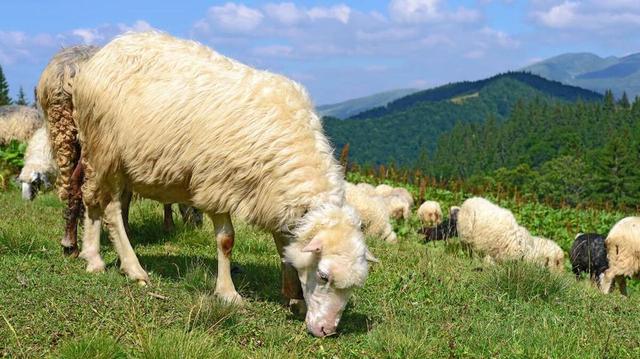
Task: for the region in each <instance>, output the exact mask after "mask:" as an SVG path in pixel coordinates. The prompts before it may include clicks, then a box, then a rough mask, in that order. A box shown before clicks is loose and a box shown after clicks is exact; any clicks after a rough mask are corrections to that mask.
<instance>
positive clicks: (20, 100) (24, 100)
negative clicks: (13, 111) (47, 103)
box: [15, 86, 29, 106]
mask: <svg viewBox="0 0 640 359" xmlns="http://www.w3.org/2000/svg"><path fill="white" fill-rule="evenodd" d="M15 104H16V105H21V106H27V105H29V103H28V102H27V97H26V96H25V95H24V90H23V89H22V86H20V90H19V91H18V99H16V101H15Z"/></svg>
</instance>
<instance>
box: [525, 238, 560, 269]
mask: <svg viewBox="0 0 640 359" xmlns="http://www.w3.org/2000/svg"><path fill="white" fill-rule="evenodd" d="M524 260H525V261H528V262H532V263H536V264H538V265H540V266H543V267H547V268H549V269H550V270H551V271H554V272H562V271H563V270H564V251H563V250H562V248H560V246H559V245H558V244H557V243H556V242H554V241H552V240H550V239H547V238H542V237H535V236H534V237H531V241H530V242H529V246H528V248H527V252H526V254H525V257H524Z"/></svg>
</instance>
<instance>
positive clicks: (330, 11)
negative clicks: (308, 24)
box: [307, 4, 351, 24]
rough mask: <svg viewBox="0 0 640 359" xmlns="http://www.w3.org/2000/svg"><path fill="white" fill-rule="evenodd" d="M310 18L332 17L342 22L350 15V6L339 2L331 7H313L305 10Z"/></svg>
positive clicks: (346, 21)
mask: <svg viewBox="0 0 640 359" xmlns="http://www.w3.org/2000/svg"><path fill="white" fill-rule="evenodd" d="M307 14H308V15H309V18H311V20H318V19H333V20H338V21H340V22H341V23H343V24H346V23H348V22H349V16H350V15H351V8H350V7H348V6H347V5H344V4H340V5H335V6H332V7H328V8H327V7H319V6H318V7H314V8H312V9H311V10H309V11H308V12H307Z"/></svg>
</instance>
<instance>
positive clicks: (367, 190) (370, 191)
mask: <svg viewBox="0 0 640 359" xmlns="http://www.w3.org/2000/svg"><path fill="white" fill-rule="evenodd" d="M356 186H358V187H359V188H360V189H362V190H363V191H365V193H366V194H367V195H369V196H377V195H378V193H376V188H375V187H373V185H370V184H368V183H364V182H361V183H358V184H357V185H356Z"/></svg>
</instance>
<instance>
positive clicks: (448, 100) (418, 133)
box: [324, 72, 602, 164]
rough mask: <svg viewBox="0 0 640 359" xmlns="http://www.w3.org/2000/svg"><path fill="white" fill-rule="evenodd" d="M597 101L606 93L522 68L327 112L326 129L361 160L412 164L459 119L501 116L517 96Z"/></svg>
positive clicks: (472, 120) (471, 120)
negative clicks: (357, 109) (355, 110)
mask: <svg viewBox="0 0 640 359" xmlns="http://www.w3.org/2000/svg"><path fill="white" fill-rule="evenodd" d="M535 99H538V100H540V101H571V102H572V101H576V100H578V99H582V100H584V101H598V100H601V99H602V95H600V94H598V93H596V92H593V91H590V90H585V89H581V88H578V87H575V86H568V85H563V84H561V83H559V82H557V81H550V80H547V79H544V78H542V77H540V76H537V75H533V74H530V73H524V72H511V73H506V74H500V75H496V76H493V77H491V78H488V79H484V80H479V81H465V82H457V83H452V84H448V85H444V86H440V87H436V88H433V89H429V90H424V91H418V92H415V93H412V94H410V95H408V96H404V97H401V98H398V99H396V100H394V101H391V102H390V103H388V104H386V105H385V106H380V107H377V108H373V109H369V110H367V111H365V112H361V113H359V114H357V115H354V116H351V117H349V118H347V119H338V118H332V117H325V118H324V126H325V129H326V132H327V134H328V135H329V137H330V138H331V139H332V141H333V143H334V144H335V145H336V147H337V149H338V150H340V149H341V148H342V147H343V146H344V145H345V144H347V143H349V145H350V158H351V159H352V160H355V161H356V162H358V163H361V164H364V163H372V164H379V163H388V162H390V161H395V162H396V163H399V164H413V163H414V162H415V161H416V160H417V159H418V157H419V156H420V155H421V154H422V153H428V152H431V151H433V149H434V148H435V146H436V143H437V140H438V138H439V137H440V136H441V135H442V134H443V133H445V132H447V131H450V130H451V129H452V128H453V127H454V126H455V124H456V123H457V122H460V123H481V122H484V121H485V120H486V119H487V118H489V117H493V118H496V119H497V120H498V121H501V120H502V119H504V118H505V117H506V116H508V115H509V113H510V111H511V109H512V108H513V107H514V106H515V104H516V103H517V102H518V101H525V102H526V101H533V100H535Z"/></svg>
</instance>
